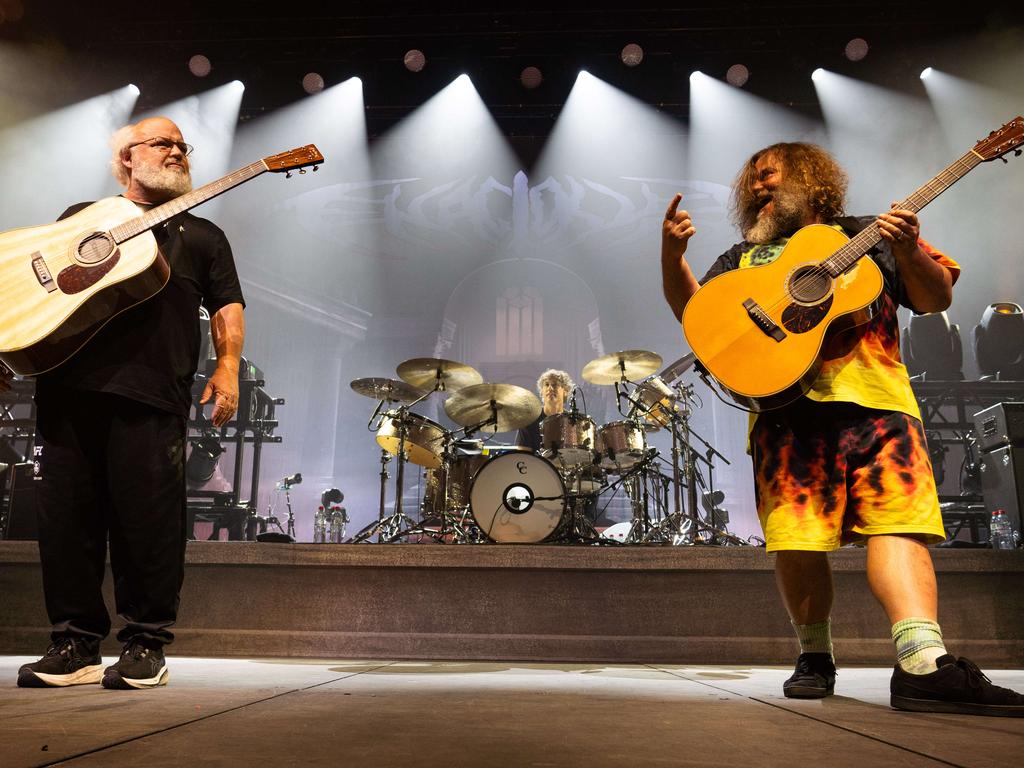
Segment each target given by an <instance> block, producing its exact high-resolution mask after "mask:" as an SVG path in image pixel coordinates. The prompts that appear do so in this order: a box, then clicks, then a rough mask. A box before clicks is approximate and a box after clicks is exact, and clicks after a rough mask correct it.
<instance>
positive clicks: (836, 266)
mask: <svg viewBox="0 0 1024 768" xmlns="http://www.w3.org/2000/svg"><path fill="white" fill-rule="evenodd" d="M982 161H983V158H982V156H981V155H979V154H978V153H977V152H975V151H974V150H973V149H972V150H970V151H968V152H967V153H965V154H964V155H963V156H962V157H960V158H958V159H957V160H955V161H953V162H952V163H950V164H949V165H948V166H947V167H946V168H945V169H944V170H942V171H940V172H939V173H937V174H936V175H935V176H933V177H932V178H931V179H929V180H928V181H926V182H925V183H924V184H923V185H922V186H921V187H919V188H918V189H917V191H916V192H914V193H913V194H912V195H910V196H909V197H907V198H906V199H904V200H901V201H900V202H899V203H897V207H898V208H904V209H906V210H908V211H913V212H914V213H917V212H918V211H920V210H921V209H922V208H924V207H925V206H926V205H928V203H930V202H931V201H932V200H934V199H935V198H936V197H938V196H939V195H941V194H942V193H943V192H945V191H946V190H947V189H949V188H950V187H951V186H953V185H954V184H955V183H956V182H958V181H960V179H962V178H963V177H964V176H966V175H967V173H968V172H969V171H970V170H971V169H972V168H975V167H976V166H978V165H979V164H980V163H981V162H982ZM881 240H882V236H881V235H880V234H879V232H878V227H872V226H869V227H865V228H864V229H862V230H861V231H860V232H859V233H858V234H857V235H855V236H854V237H853V238H851V239H850V242H848V243H847V244H846V245H844V246H843V247H842V248H840V249H839V250H838V251H836V252H835V253H833V254H832V255H831V256H829V257H828V258H827V259H825V261H823V262H822V265H823V266H824V267H825V268H826V269H827V270H828V272H829V274H830V275H832V277H838V276H839V275H841V274H842V273H843V272H846V270H848V269H849V268H850V267H852V266H853V265H854V264H856V263H857V261H858V260H859V259H860V258H861V257H862V256H864V255H866V254H867V252H868V251H870V250H871V249H872V248H874V247H875V246H876V245H878V243H879V242H881Z"/></svg>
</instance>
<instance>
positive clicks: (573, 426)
mask: <svg viewBox="0 0 1024 768" xmlns="http://www.w3.org/2000/svg"><path fill="white" fill-rule="evenodd" d="M594 445H595V431H594V420H593V419H591V418H590V417H589V416H584V415H583V414H582V413H577V414H571V413H556V414H555V415H554V416H548V417H546V418H545V419H544V420H543V421H542V422H541V423H540V447H541V451H542V452H543V455H544V456H547V457H548V458H549V459H550V460H551V461H552V462H553V463H554V464H555V465H556V466H559V467H575V466H578V465H580V464H590V463H592V462H593V461H594Z"/></svg>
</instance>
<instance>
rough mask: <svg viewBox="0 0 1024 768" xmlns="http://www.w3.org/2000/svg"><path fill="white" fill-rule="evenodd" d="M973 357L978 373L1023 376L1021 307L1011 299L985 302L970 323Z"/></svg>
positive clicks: (1009, 377) (1011, 377)
mask: <svg viewBox="0 0 1024 768" xmlns="http://www.w3.org/2000/svg"><path fill="white" fill-rule="evenodd" d="M974 356H975V358H976V359H977V361H978V370H979V371H981V374H982V376H994V377H995V378H997V379H1004V380H1010V381H1020V380H1022V379H1024V310H1022V309H1021V306H1020V304H1017V303H1015V302H1012V301H999V302H996V303H994V304H989V305H988V307H986V308H985V312H984V313H983V314H982V316H981V322H980V323H979V324H978V325H976V326H974Z"/></svg>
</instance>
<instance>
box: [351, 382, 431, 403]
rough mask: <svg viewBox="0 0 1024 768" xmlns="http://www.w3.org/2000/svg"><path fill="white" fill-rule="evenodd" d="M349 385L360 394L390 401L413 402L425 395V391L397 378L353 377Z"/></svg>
mask: <svg viewBox="0 0 1024 768" xmlns="http://www.w3.org/2000/svg"><path fill="white" fill-rule="evenodd" d="M349 386H350V387H352V389H353V390H354V391H355V392H357V393H358V394H360V395H365V396H366V397H372V398H373V399H374V400H387V401H388V402H389V403H401V402H406V403H411V402H412V401H413V400H418V399H419V398H421V397H423V392H420V391H419V390H416V389H413V388H412V387H410V386H409V385H408V384H406V383H405V382H404V381H398V380H397V379H381V378H367V379H353V380H352V381H351V382H350V383H349Z"/></svg>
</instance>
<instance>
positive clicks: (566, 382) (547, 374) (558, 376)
mask: <svg viewBox="0 0 1024 768" xmlns="http://www.w3.org/2000/svg"><path fill="white" fill-rule="evenodd" d="M548 379H555V380H556V381H557V382H558V384H559V385H560V386H561V387H562V389H564V390H565V391H566V392H569V391H571V390H572V388H573V387H574V386H575V384H573V380H572V377H571V376H569V374H568V373H566V372H565V371H560V370H558V369H557V368H548V369H547V370H546V371H544V373H542V374H541V375H540V377H539V378H538V379H537V392H538V393H539V394H543V388H544V382H545V381H547V380H548Z"/></svg>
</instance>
